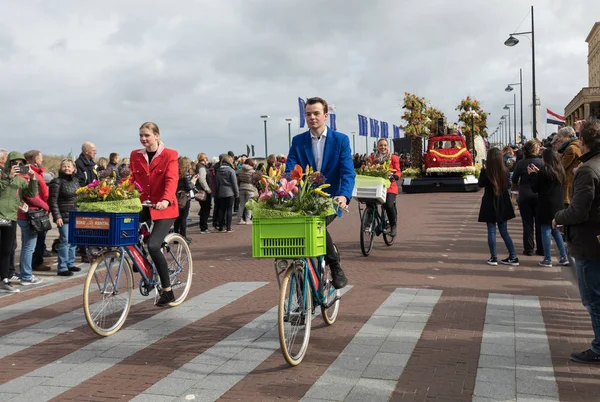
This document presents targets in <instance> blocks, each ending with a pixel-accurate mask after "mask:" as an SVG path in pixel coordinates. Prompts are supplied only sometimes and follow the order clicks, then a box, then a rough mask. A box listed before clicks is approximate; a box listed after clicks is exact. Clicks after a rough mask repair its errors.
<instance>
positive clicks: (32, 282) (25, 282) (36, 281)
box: [21, 275, 43, 286]
mask: <svg viewBox="0 0 600 402" xmlns="http://www.w3.org/2000/svg"><path fill="white" fill-rule="evenodd" d="M42 282H43V280H41V279H40V278H38V277H36V276H34V275H31V279H28V280H25V279H21V285H23V286H27V285H37V284H40V283H42Z"/></svg>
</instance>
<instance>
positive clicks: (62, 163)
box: [58, 158, 77, 172]
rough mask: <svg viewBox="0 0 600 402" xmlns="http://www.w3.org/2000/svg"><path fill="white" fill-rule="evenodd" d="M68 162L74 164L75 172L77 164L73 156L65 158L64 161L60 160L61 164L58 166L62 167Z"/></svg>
mask: <svg viewBox="0 0 600 402" xmlns="http://www.w3.org/2000/svg"><path fill="white" fill-rule="evenodd" d="M67 163H68V164H70V165H71V166H73V172H75V171H77V165H75V162H74V161H73V159H71V158H65V159H63V160H62V161H60V166H59V167H58V168H59V169H62V167H63V165H65V164H67Z"/></svg>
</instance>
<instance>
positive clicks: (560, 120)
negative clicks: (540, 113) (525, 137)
mask: <svg viewBox="0 0 600 402" xmlns="http://www.w3.org/2000/svg"><path fill="white" fill-rule="evenodd" d="M546 115H547V116H546V123H547V124H556V125H558V126H564V125H565V122H566V119H565V116H561V115H559V114H558V113H554V112H553V111H552V110H550V109H546Z"/></svg>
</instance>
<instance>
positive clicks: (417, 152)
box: [402, 92, 431, 170]
mask: <svg viewBox="0 0 600 402" xmlns="http://www.w3.org/2000/svg"><path fill="white" fill-rule="evenodd" d="M402 107H403V108H404V109H405V111H404V113H403V114H402V119H403V120H404V121H405V122H406V125H404V126H402V129H403V130H404V132H405V133H406V135H408V136H409V137H410V138H411V149H412V151H411V156H410V159H411V166H412V167H413V168H416V169H419V170H421V169H422V168H423V138H428V137H429V134H430V130H429V124H430V123H431V119H430V118H429V117H428V113H427V110H428V108H427V100H426V99H425V98H421V97H418V96H417V95H413V94H410V93H408V92H405V93H404V105H403V106H402Z"/></svg>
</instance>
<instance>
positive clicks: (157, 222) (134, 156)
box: [129, 122, 179, 307]
mask: <svg viewBox="0 0 600 402" xmlns="http://www.w3.org/2000/svg"><path fill="white" fill-rule="evenodd" d="M140 142H141V143H142V145H143V146H144V148H142V149H137V150H135V151H132V152H131V156H130V158H129V159H130V162H129V163H130V169H131V175H132V177H133V180H135V181H136V182H137V183H138V184H139V185H140V186H141V187H142V194H141V197H140V198H141V201H142V202H145V201H150V202H151V203H152V204H154V205H155V207H154V208H144V209H143V210H142V212H140V222H147V221H152V222H154V227H153V229H152V233H151V234H150V237H149V238H148V252H149V253H150V257H152V261H153V262H154V265H155V266H156V270H157V271H158V275H159V277H160V282H161V288H162V289H161V294H160V298H159V299H158V301H157V302H156V306H158V307H162V306H166V305H168V304H169V303H170V302H172V301H174V300H175V295H174V294H173V289H171V281H170V279H169V267H168V265H167V261H166V259H165V256H164V255H163V254H162V252H161V249H160V248H161V245H162V242H163V240H164V238H165V236H166V235H167V234H168V233H169V229H170V228H171V226H172V225H173V222H174V221H175V219H176V218H177V216H179V209H178V207H177V197H176V195H175V194H176V192H177V182H178V180H179V164H178V162H177V158H178V155H177V151H175V150H172V149H168V148H165V146H164V145H163V143H162V141H161V140H160V131H159V129H158V126H157V125H156V124H154V123H152V122H146V123H144V124H142V126H141V127H140Z"/></svg>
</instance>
